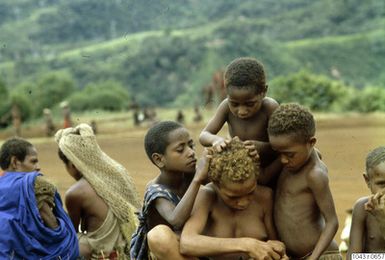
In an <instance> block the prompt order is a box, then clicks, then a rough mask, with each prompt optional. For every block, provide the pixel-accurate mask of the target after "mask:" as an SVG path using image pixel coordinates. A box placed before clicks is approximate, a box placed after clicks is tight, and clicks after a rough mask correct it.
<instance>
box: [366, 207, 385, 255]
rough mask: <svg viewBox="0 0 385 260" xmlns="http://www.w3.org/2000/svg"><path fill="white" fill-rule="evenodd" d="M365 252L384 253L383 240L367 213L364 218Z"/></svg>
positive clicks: (377, 227)
mask: <svg viewBox="0 0 385 260" xmlns="http://www.w3.org/2000/svg"><path fill="white" fill-rule="evenodd" d="M365 252H385V239H384V238H383V234H381V231H380V227H379V225H378V224H377V222H376V220H375V218H374V217H373V216H372V215H370V214H369V213H368V215H367V218H366V236H365Z"/></svg>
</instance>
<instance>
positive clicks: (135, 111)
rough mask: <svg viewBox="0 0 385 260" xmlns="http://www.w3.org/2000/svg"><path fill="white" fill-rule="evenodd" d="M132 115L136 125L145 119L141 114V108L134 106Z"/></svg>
mask: <svg viewBox="0 0 385 260" xmlns="http://www.w3.org/2000/svg"><path fill="white" fill-rule="evenodd" d="M132 117H133V119H134V126H140V123H141V121H142V120H143V118H141V114H140V111H139V108H134V109H133V114H132Z"/></svg>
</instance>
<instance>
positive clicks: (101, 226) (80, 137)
mask: <svg viewBox="0 0 385 260" xmlns="http://www.w3.org/2000/svg"><path fill="white" fill-rule="evenodd" d="M55 140H56V142H57V143H58V146H59V157H60V159H62V161H63V162H64V164H65V167H66V169H67V171H68V173H69V174H70V175H71V176H72V177H73V178H74V179H75V180H76V183H75V184H73V185H72V186H71V187H70V188H69V189H68V191H67V192H66V197H65V203H66V207H67V210H68V214H69V215H70V217H71V220H72V223H73V225H74V227H75V229H76V230H79V226H80V232H79V233H78V239H79V247H80V255H81V256H83V257H85V258H86V259H89V258H90V257H91V258H92V259H105V258H106V259H128V258H129V254H128V252H129V244H130V240H131V235H132V233H133V232H134V231H135V229H136V227H137V218H136V216H135V211H136V209H137V208H139V206H140V202H139V198H138V195H137V193H136V189H135V186H134V184H133V182H132V180H131V177H130V175H129V173H128V172H127V170H126V169H125V168H124V167H123V166H122V165H120V164H119V163H117V162H116V161H114V160H113V159H111V158H110V157H109V156H108V155H107V154H105V153H104V152H103V151H102V150H101V149H100V147H99V145H98V144H97V142H96V137H95V135H94V133H93V131H92V128H91V126H89V125H87V124H80V125H78V126H76V127H75V128H71V127H70V128H66V129H62V130H59V131H58V132H57V133H56V135H55Z"/></svg>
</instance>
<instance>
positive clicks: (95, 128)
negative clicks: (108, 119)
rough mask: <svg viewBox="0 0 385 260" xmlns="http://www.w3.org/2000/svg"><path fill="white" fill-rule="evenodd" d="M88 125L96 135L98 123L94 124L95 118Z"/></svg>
mask: <svg viewBox="0 0 385 260" xmlns="http://www.w3.org/2000/svg"><path fill="white" fill-rule="evenodd" d="M90 126H91V128H92V131H93V132H94V134H95V135H96V134H97V133H98V125H97V124H96V121H95V120H91V122H90Z"/></svg>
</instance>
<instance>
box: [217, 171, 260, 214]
mask: <svg viewBox="0 0 385 260" xmlns="http://www.w3.org/2000/svg"><path fill="white" fill-rule="evenodd" d="M215 187H216V192H217V194H218V195H219V196H220V197H221V199H222V200H223V202H224V203H225V204H226V205H227V206H228V207H230V208H231V209H235V210H245V209H247V208H248V207H249V205H250V203H251V202H252V198H253V194H254V191H255V189H256V188H257V181H256V178H255V175H252V176H250V178H248V179H247V180H245V181H244V182H241V183H239V182H231V181H223V182H222V183H221V184H220V185H217V184H215Z"/></svg>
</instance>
